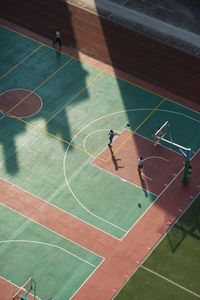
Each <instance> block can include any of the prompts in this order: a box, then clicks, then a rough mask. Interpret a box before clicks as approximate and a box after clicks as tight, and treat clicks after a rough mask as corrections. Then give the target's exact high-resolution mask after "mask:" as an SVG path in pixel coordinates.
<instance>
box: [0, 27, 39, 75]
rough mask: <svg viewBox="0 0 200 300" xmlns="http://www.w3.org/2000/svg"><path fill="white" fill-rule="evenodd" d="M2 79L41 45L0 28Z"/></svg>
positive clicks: (0, 72)
mask: <svg viewBox="0 0 200 300" xmlns="http://www.w3.org/2000/svg"><path fill="white" fill-rule="evenodd" d="M0 36H1V39H0V57H1V68H0V77H1V76H3V75H4V74H5V73H7V72H8V71H9V70H10V69H11V68H13V67H14V66H15V65H17V64H18V63H20V61H22V60H23V59H24V58H26V57H27V56H28V55H29V54H31V53H32V52H33V51H34V50H36V49H37V48H38V47H39V46H40V44H39V43H37V42H33V41H32V40H29V39H27V38H26V37H24V36H22V35H17V34H16V33H15V32H13V31H10V30H8V29H6V28H3V27H0Z"/></svg>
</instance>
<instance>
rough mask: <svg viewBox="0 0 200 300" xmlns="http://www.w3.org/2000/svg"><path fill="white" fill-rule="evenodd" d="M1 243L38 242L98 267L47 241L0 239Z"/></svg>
mask: <svg viewBox="0 0 200 300" xmlns="http://www.w3.org/2000/svg"><path fill="white" fill-rule="evenodd" d="M1 243H5V244H6V243H30V244H31V243H32V244H39V245H42V246H48V247H52V248H56V249H59V250H61V251H63V252H66V253H67V254H69V255H71V256H73V257H75V258H77V259H78V260H80V261H82V262H84V263H86V264H88V265H90V266H92V267H94V268H96V267H98V266H95V265H93V264H92V263H90V262H88V261H87V260H85V259H83V258H81V257H79V256H77V255H75V254H73V253H72V252H70V251H68V250H66V249H64V248H62V247H60V246H57V245H54V244H49V243H45V242H39V241H34V240H5V241H2V240H0V244H1Z"/></svg>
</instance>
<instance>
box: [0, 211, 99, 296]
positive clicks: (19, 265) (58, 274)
mask: <svg viewBox="0 0 200 300" xmlns="http://www.w3.org/2000/svg"><path fill="white" fill-rule="evenodd" d="M0 215H1V221H0V276H3V277H4V278H6V279H7V280H11V281H12V282H13V283H15V284H16V285H18V286H22V285H23V284H24V283H25V282H26V281H27V279H28V278H30V277H33V278H34V280H35V281H36V283H37V295H38V296H39V297H40V298H41V299H49V298H50V297H52V298H54V297H55V299H57V300H62V299H69V298H70V297H71V296H72V295H73V294H74V293H75V291H76V290H77V289H78V288H79V287H80V285H81V284H82V283H83V282H84V281H85V280H86V279H87V278H88V276H89V275H90V274H91V273H92V272H93V271H94V270H95V269H96V267H97V266H98V265H99V264H100V263H101V261H102V259H101V258H100V257H98V256H97V255H95V254H93V253H91V252H90V251H87V250H86V249H83V248H81V247H80V246H78V245H76V244H74V243H73V242H71V241H69V240H67V239H64V238H62V237H60V236H58V235H57V234H56V233H53V232H51V231H49V230H48V229H45V228H43V227H41V226H40V225H38V224H35V223H33V222H31V221H29V220H27V219H26V218H24V217H22V216H21V215H19V214H17V213H15V212H13V211H11V210H9V209H8V208H6V207H3V206H1V205H0ZM5 224H6V226H5Z"/></svg>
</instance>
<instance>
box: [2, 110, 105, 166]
mask: <svg viewBox="0 0 200 300" xmlns="http://www.w3.org/2000/svg"><path fill="white" fill-rule="evenodd" d="M6 114H7V115H8V116H10V117H11V118H14V119H17V120H19V121H21V122H22V123H24V124H26V125H27V126H31V127H32V128H34V129H36V130H38V131H39V132H41V133H47V134H48V135H50V136H52V137H53V138H55V139H56V140H59V141H61V142H63V143H65V144H67V145H70V146H72V147H73V148H75V149H78V150H80V151H81V152H83V153H86V154H88V155H89V156H91V157H93V158H98V159H99V160H101V161H104V162H106V161H105V160H104V159H103V158H100V157H98V156H97V154H95V153H92V152H90V151H86V150H85V149H84V148H83V147H81V146H79V145H76V144H72V143H71V142H69V141H67V140H65V139H64V138H61V137H59V136H57V135H55V134H53V133H51V132H49V131H48V130H45V129H42V128H41V127H39V126H37V125H33V124H32V123H30V122H28V121H25V120H24V119H21V118H19V117H17V116H13V115H12V114H9V113H6Z"/></svg>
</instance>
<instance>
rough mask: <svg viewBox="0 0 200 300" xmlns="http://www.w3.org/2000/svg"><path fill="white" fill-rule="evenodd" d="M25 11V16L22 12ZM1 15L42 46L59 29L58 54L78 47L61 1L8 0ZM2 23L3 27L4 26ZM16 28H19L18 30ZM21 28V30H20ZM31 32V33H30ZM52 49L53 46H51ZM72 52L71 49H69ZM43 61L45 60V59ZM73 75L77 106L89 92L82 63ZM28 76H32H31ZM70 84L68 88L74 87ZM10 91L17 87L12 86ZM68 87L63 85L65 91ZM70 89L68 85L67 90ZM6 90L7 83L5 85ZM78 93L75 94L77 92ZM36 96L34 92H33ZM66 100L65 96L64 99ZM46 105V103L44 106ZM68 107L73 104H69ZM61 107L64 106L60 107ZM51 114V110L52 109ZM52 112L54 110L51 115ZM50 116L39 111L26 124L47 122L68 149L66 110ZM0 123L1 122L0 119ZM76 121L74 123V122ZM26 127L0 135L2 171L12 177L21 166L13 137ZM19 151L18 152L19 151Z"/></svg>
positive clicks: (50, 42)
mask: <svg viewBox="0 0 200 300" xmlns="http://www.w3.org/2000/svg"><path fill="white" fill-rule="evenodd" d="M23 11H25V13H23ZM0 16H2V17H3V18H4V19H7V20H8V21H12V22H14V23H15V24H14V23H13V24H12V23H11V24H12V25H10V23H9V25H8V27H9V26H11V27H13V28H12V29H14V30H16V31H17V32H18V31H19V32H22V33H24V34H25V35H27V36H29V37H30V38H33V39H34V40H38V41H40V42H41V43H44V44H46V45H48V46H49V47H52V46H53V40H55V32H56V30H57V29H58V28H60V29H61V32H62V44H63V45H62V48H61V51H62V52H65V53H66V49H67V48H68V47H69V46H70V47H72V48H73V49H78V48H79V42H80V41H79V38H80V36H77V32H76V31H77V28H76V27H74V25H73V18H74V16H73V14H72V12H71V11H70V9H69V5H68V4H67V3H66V2H64V1H60V0H49V1H46V0H42V1H41V0H35V1H34V5H32V1H21V2H18V1H15V0H11V1H10V2H9V1H4V0H2V2H1V12H0ZM6 22H7V21H5V25H6ZM18 26H20V27H19V28H18ZM21 26H23V27H21ZM29 30H30V31H29ZM52 48H53V47H52ZM70 49H71V48H70ZM57 50H58V49H57V47H56V49H55V54H56V55H55V59H56V60H57V62H55V63H57V64H58V65H59V64H60V63H59V61H60V60H61V56H62V53H61V52H60V51H57ZM73 54H75V56H76V58H77V59H79V53H78V51H74V50H73ZM44 59H45V58H44ZM75 67H76V74H78V80H79V87H80V86H81V89H82V92H81V93H79V95H78V96H77V98H76V99H75V102H76V105H77V104H78V103H79V102H81V101H87V98H88V92H87V85H86V78H87V72H86V70H84V69H83V67H82V64H81V63H79V64H76V66H75ZM30 74H31V73H30ZM47 83H48V81H47ZM73 84H74V83H73V82H71V85H72V86H73ZM21 87H22V88H23V82H22V83H21ZM12 88H18V85H17V86H14V85H13V87H12ZM67 88H68V86H67V83H66V89H67ZM69 88H71V86H70V87H69ZM5 89H6V84H5ZM77 92H78V91H77ZM36 93H37V90H36ZM49 93H51V92H49ZM46 96H47V97H51V94H49V95H46ZM65 97H66V96H65ZM59 100H60V99H59V97H58V99H56V102H55V103H54V105H55V106H54V110H55V108H57V107H58V108H59V107H61V104H60V102H59ZM44 105H45V104H44ZM70 105H71V106H73V105H74V103H72V104H70ZM63 106H64V105H63ZM52 111H53V110H52ZM54 113H55V111H53V114H54ZM49 117H51V115H49V114H48V113H45V110H41V111H40V113H39V114H35V115H34V116H32V117H31V118H29V119H26V121H27V122H28V121H31V122H32V121H34V120H37V119H38V118H39V119H41V120H43V121H44V122H45V123H46V130H47V131H48V132H49V133H50V135H51V136H52V137H53V135H56V136H57V137H58V139H57V141H58V142H60V143H61V144H62V147H63V150H64V151H65V150H66V148H67V147H68V145H69V143H70V141H71V139H72V134H71V128H70V123H69V119H68V107H67V106H66V108H65V107H63V110H61V111H60V112H59V114H58V115H56V116H55V118H52V120H51V121H50V122H48V119H49ZM0 122H1V120H0ZM74 122H76V120H74ZM26 126H28V125H27V124H23V125H22V126H21V127H20V129H19V128H15V129H12V130H11V131H10V132H9V138H7V137H6V136H1V140H0V142H1V144H2V149H3V152H4V159H5V168H6V171H7V172H8V173H9V174H11V175H13V174H15V173H17V172H18V170H19V168H20V165H19V164H20V163H19V160H18V152H17V150H16V148H17V145H16V138H17V136H18V135H19V134H20V131H21V130H22V128H23V131H25V130H26ZM69 150H73V147H70V148H69ZM18 151H19V150H18Z"/></svg>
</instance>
